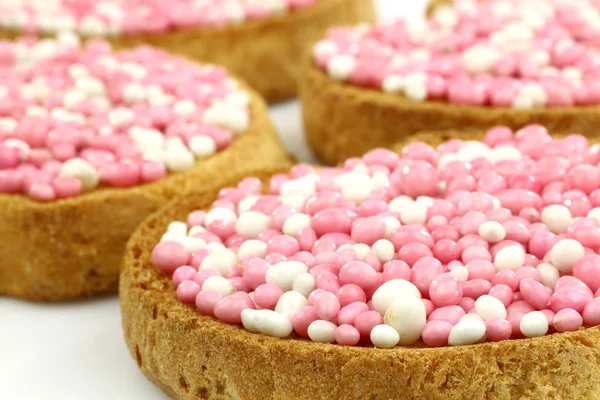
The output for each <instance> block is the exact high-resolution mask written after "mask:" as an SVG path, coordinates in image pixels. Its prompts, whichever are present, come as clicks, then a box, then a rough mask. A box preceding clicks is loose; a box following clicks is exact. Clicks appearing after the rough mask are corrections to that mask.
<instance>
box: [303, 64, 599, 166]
mask: <svg viewBox="0 0 600 400" xmlns="http://www.w3.org/2000/svg"><path fill="white" fill-rule="evenodd" d="M300 99H301V102H302V109H303V118H304V126H305V129H306V135H307V140H308V143H309V145H310V146H311V148H312V149H313V150H314V151H315V153H316V154H317V156H318V157H319V158H320V159H321V160H323V161H324V162H325V163H327V164H329V165H335V164H338V163H340V162H341V161H343V160H345V159H347V158H350V157H356V156H360V155H362V154H364V153H365V152H366V151H368V150H370V149H372V148H376V147H390V146H392V145H393V144H395V143H396V142H398V141H402V140H405V138H407V137H409V136H410V135H413V134H415V133H416V132H419V131H437V130H448V129H455V130H458V131H461V130H479V131H484V130H485V129H487V128H490V127H492V126H494V125H505V126H508V127H511V128H520V127H522V126H524V125H527V124H533V123H538V124H541V125H543V126H545V127H546V128H548V130H549V131H551V132H553V133H556V134H561V133H564V134H566V133H571V132H578V133H581V134H583V135H586V136H590V137H593V136H594V135H595V129H596V128H595V127H596V126H598V124H600V106H586V107H577V106H573V107H554V108H535V109H514V108H506V107H485V106H481V107H475V106H464V105H454V104H450V103H447V102H441V101H424V102H416V101H412V100H409V99H407V98H405V97H403V96H402V95H399V94H393V93H384V92H382V91H380V90H374V89H369V88H361V87H358V86H353V85H348V84H345V83H341V82H338V81H335V80H333V79H331V78H330V77H328V76H327V75H326V74H325V73H324V72H322V71H321V70H320V69H319V68H317V67H316V66H315V65H314V64H313V62H312V61H310V62H309V63H308V64H307V65H306V66H305V69H304V73H303V77H302V81H301V84H300Z"/></svg>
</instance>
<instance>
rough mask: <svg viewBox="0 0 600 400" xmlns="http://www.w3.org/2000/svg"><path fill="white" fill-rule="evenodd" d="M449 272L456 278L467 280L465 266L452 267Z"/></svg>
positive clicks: (467, 275) (467, 271)
mask: <svg viewBox="0 0 600 400" xmlns="http://www.w3.org/2000/svg"><path fill="white" fill-rule="evenodd" d="M450 273H451V274H452V275H454V276H456V277H457V278H458V279H460V280H461V281H463V282H466V281H468V280H469V269H468V268H467V267H465V266H462V265H460V266H458V267H456V268H454V269H453V270H452V271H450Z"/></svg>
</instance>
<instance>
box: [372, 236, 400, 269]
mask: <svg viewBox="0 0 600 400" xmlns="http://www.w3.org/2000/svg"><path fill="white" fill-rule="evenodd" d="M372 250H373V254H375V256H376V257H377V258H378V259H379V261H381V262H382V263H386V262H388V261H391V260H392V259H393V258H394V255H395V254H396V251H395V250H394V245H393V244H392V242H390V241H389V240H387V239H379V240H378V241H376V242H375V243H373V247H372Z"/></svg>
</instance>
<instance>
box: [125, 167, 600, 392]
mask: <svg viewBox="0 0 600 400" xmlns="http://www.w3.org/2000/svg"><path fill="white" fill-rule="evenodd" d="M260 177H261V178H266V176H265V175H264V174H262V175H260ZM215 198H216V196H215V194H214V191H213V192H207V193H201V192H200V193H196V194H194V195H191V196H189V197H187V198H185V199H180V200H178V201H174V202H172V203H170V204H169V205H168V206H166V207H164V208H163V209H161V210H160V211H158V212H156V213H155V214H153V215H152V216H151V217H149V218H148V219H146V220H145V221H144V222H143V223H142V224H141V225H140V227H139V228H138V230H137V231H136V232H135V234H134V235H133V236H132V237H131V239H130V241H129V243H128V245H127V250H126V255H125V258H124V261H123V266H122V274H121V281H120V296H121V297H120V298H121V310H122V318H123V320H122V322H123V330H124V334H125V339H126V342H127V346H128V348H129V351H130V352H131V355H132V357H133V358H134V359H135V360H136V361H137V364H138V366H139V367H140V369H141V370H142V371H143V373H144V374H145V375H146V376H147V377H148V379H150V380H151V381H152V382H154V383H155V384H156V385H157V386H158V387H160V388H161V389H162V390H164V391H165V393H167V394H168V395H169V396H171V397H172V398H174V399H182V400H183V399H203V400H207V399H211V400H213V399H214V400H225V399H236V400H263V399H264V400H267V399H277V400H316V399H324V400H325V399H327V400H338V399H339V400H349V399H356V400H366V399H369V400H390V399H392V400H403V399H423V400H425V399H427V400H429V399H443V400H450V399H452V400H464V399H501V400H505V399H506V400H508V399H523V400H527V399H531V400H534V399H535V400H539V399H557V400H560V399H565V400H567V399H568V400H571V399H578V400H586V399H597V398H598V397H599V396H600V328H598V327H596V328H589V329H582V330H580V331H577V332H571V333H562V334H553V335H549V336H544V337H540V338H535V339H519V340H509V341H504V342H499V343H491V342H488V343H481V344H476V345H470V346H459V347H443V348H425V347H422V346H423V345H422V344H421V345H417V346H414V347H410V348H406V347H405V348H402V347H396V348H394V349H390V350H384V349H375V348H372V347H343V346H339V345H327V344H319V343H314V342H310V341H307V340H302V339H297V338H292V339H277V338H273V337H268V336H264V335H260V334H253V333H250V332H248V331H246V330H244V329H243V328H241V327H239V326H232V325H227V324H224V323H222V322H219V321H218V320H216V319H214V318H211V317H207V316H203V315H201V314H199V313H198V312H197V311H196V310H195V308H194V307H193V306H186V305H184V304H183V303H181V302H180V301H179V300H178V299H177V297H176V295H175V289H174V288H173V284H172V282H171V280H170V278H169V277H167V276H165V275H164V274H162V273H160V272H159V271H158V270H156V269H155V268H154V267H153V265H152V262H151V252H152V249H153V247H154V246H155V244H156V243H157V242H158V241H159V239H160V237H161V235H162V234H163V232H164V231H165V229H166V227H167V226H168V224H169V223H170V222H171V221H174V220H185V218H186V216H187V215H188V213H189V212H191V211H193V210H196V209H202V208H207V207H209V206H210V204H211V202H212V201H213V200H214V199H215Z"/></svg>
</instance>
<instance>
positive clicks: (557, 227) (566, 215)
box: [541, 204, 573, 234]
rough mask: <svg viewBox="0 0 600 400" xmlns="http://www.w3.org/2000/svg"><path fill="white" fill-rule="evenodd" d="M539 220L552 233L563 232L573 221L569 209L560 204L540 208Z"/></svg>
mask: <svg viewBox="0 0 600 400" xmlns="http://www.w3.org/2000/svg"><path fill="white" fill-rule="evenodd" d="M541 220H542V223H543V224H544V225H546V226H547V227H548V229H550V231H551V232H552V233H555V234H560V233H565V232H566V231H567V229H568V228H569V226H571V223H572V222H573V215H572V214H571V211H570V210H569V209H568V208H567V207H565V206H563V205H562V204H552V205H550V206H547V207H545V208H544V209H543V210H542V214H541Z"/></svg>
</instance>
